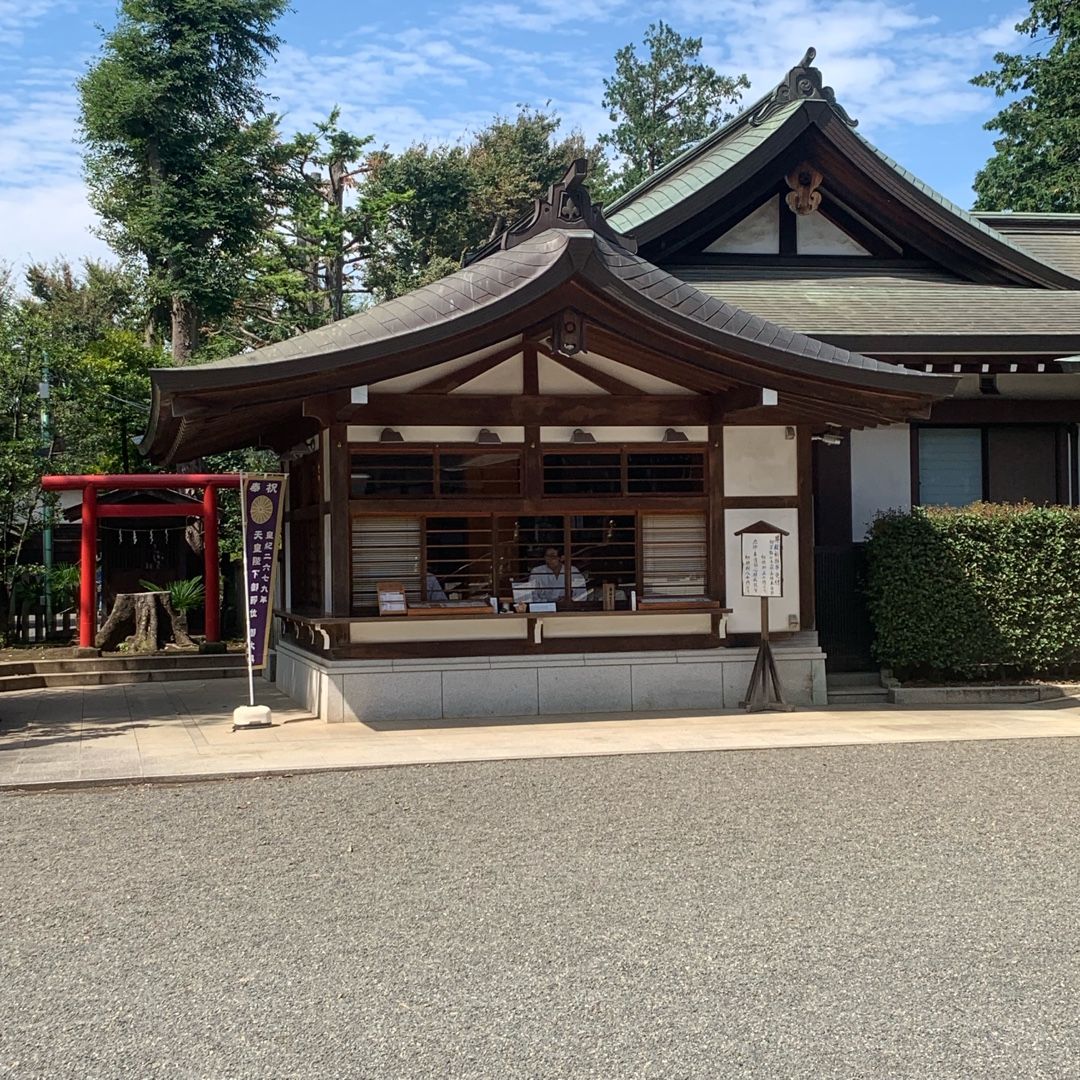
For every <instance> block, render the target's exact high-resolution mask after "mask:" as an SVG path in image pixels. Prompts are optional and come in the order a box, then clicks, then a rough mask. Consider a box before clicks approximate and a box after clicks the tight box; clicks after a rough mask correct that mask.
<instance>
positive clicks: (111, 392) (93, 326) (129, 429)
mask: <svg viewBox="0 0 1080 1080" xmlns="http://www.w3.org/2000/svg"><path fill="white" fill-rule="evenodd" d="M27 285H28V288H29V293H28V295H21V296H20V295H17V294H16V291H15V289H14V286H13V284H12V283H11V281H10V279H8V280H7V281H6V283H5V284H4V285H3V286H0V529H2V535H0V583H2V582H9V581H10V580H11V576H12V573H13V570H14V568H15V567H16V566H17V565H18V564H19V562H20V559H21V552H22V548H23V545H24V544H25V541H26V539H27V538H28V536H29V535H30V534H31V533H32V532H33V531H34V530H35V529H37V528H40V526H41V521H42V519H41V510H42V506H43V496H42V492H41V483H40V481H41V476H42V474H43V473H46V472H52V473H95V472H98V473H108V472H120V471H122V470H124V469H125V468H126V467H127V466H129V465H131V464H132V463H133V461H132V459H133V458H135V457H137V455H136V453H135V451H134V448H133V447H132V446H131V444H130V437H131V436H134V435H136V434H138V433H139V432H140V431H141V430H142V429H143V427H144V426H145V423H146V417H147V415H148V412H149V369H150V367H151V366H153V365H154V364H160V363H161V362H162V359H163V357H162V355H161V354H160V353H159V352H157V351H156V350H153V349H148V348H147V347H146V346H145V345H144V344H143V342H142V339H141V336H140V333H139V328H140V326H141V324H142V322H143V320H144V317H145V316H144V308H143V306H142V303H141V289H140V287H139V282H138V280H137V279H136V278H135V277H133V276H132V275H131V274H129V273H127V272H125V271H123V270H117V269H113V268H109V267H105V266H101V265H99V264H96V263H88V264H86V266H85V268H84V269H83V272H82V273H81V274H78V273H76V272H75V271H74V270H72V268H71V267H70V266H68V265H67V264H65V263H58V264H55V265H53V266H41V265H35V266H31V267H30V269H29V271H28V273H27ZM46 375H47V380H46ZM46 381H47V382H48V397H47V398H45V397H43V396H42V391H43V384H44V383H45V382H46ZM46 411H47V413H48V417H47V419H48V423H47V424H46V422H45V421H46V416H45V413H46ZM140 464H141V463H140Z"/></svg>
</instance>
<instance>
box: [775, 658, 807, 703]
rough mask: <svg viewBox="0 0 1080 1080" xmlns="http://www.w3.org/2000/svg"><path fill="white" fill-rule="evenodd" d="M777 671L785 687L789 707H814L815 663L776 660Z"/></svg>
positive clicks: (785, 697) (785, 696)
mask: <svg viewBox="0 0 1080 1080" xmlns="http://www.w3.org/2000/svg"><path fill="white" fill-rule="evenodd" d="M776 670H777V673H778V674H779V676H780V682H781V683H782V684H783V687H784V700H785V701H786V702H787V703H788V704H789V705H813V704H814V703H815V702H814V661H812V660H781V659H779V658H777V660H776Z"/></svg>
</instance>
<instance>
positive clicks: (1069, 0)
mask: <svg viewBox="0 0 1080 1080" xmlns="http://www.w3.org/2000/svg"><path fill="white" fill-rule="evenodd" d="M1016 29H1017V31H1018V32H1019V33H1021V34H1025V35H1026V36H1027V37H1029V38H1031V39H1032V41H1033V42H1038V44H1039V46H1040V47H1039V48H1037V49H1035V50H1033V51H1031V52H1025V53H1006V52H1000V53H998V54H997V55H996V56H995V57H994V63H995V64H996V65H997V67H996V68H995V69H994V70H993V71H985V72H983V73H982V74H981V75H978V76H976V77H975V78H974V79H972V82H973V83H974V84H975V85H976V86H988V87H991V88H992V89H993V90H994V91H995V92H996V93H997V95H998V97H1011V98H1012V100H1010V101H1009V103H1008V104H1007V105H1006V106H1005V107H1004V108H1003V109H1002V110H1001V111H1000V112H999V113H998V114H997V115H996V116H994V117H993V118H992V119H991V120H989V121H988V122H987V123H986V125H985V126H986V128H987V130H989V131H997V132H999V137H998V138H997V139H995V140H994V156H993V157H992V158H990V160H989V161H988V162H987V163H986V165H985V167H984V168H983V169H982V170H980V172H979V173H978V175H977V176H976V177H975V185H974V187H975V193H976V196H977V198H976V200H975V209H976V210H1018V211H1027V212H1029V213H1031V212H1036V213H1038V212H1046V213H1053V212H1076V211H1080V5H1078V4H1077V3H1076V2H1075V0H1032V2H1031V13H1030V14H1029V15H1028V17H1027V18H1026V19H1024V20H1023V21H1022V22H1019V23H1017V25H1016Z"/></svg>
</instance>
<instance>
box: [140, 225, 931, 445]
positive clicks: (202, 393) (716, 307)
mask: <svg viewBox="0 0 1080 1080" xmlns="http://www.w3.org/2000/svg"><path fill="white" fill-rule="evenodd" d="M571 279H574V280H576V281H578V282H580V283H582V284H584V285H587V286H589V287H591V288H592V289H593V290H596V291H598V292H600V293H602V294H605V295H606V296H608V297H609V298H611V299H612V300H614V301H615V302H617V303H618V304H620V305H621V306H623V307H624V308H625V309H627V310H629V311H635V310H636V311H638V312H640V313H641V315H642V316H643V318H645V319H649V320H652V321H653V322H654V323H656V322H658V323H661V324H665V325H667V326H668V327H670V328H671V330H672V331H673V332H679V333H682V334H685V335H688V336H689V337H691V338H693V339H696V340H697V341H699V342H701V343H702V344H703V345H705V346H706V347H707V348H708V350H710V351H711V354H712V355H714V356H715V357H716V360H715V361H713V363H715V365H716V366H717V368H718V369H719V367H720V366H721V364H722V362H723V358H724V357H727V358H729V359H736V360H740V361H743V362H749V363H750V364H751V365H757V366H760V369H761V380H762V381H761V385H766V383H768V382H769V380H770V376H773V377H774V376H775V375H776V374H777V373H782V372H790V373H792V374H795V375H801V376H804V377H805V376H811V377H814V378H820V379H822V380H823V381H828V382H832V383H835V384H840V385H849V386H852V387H861V388H864V389H868V390H878V391H882V392H884V393H895V394H900V395H907V394H910V395H914V396H916V397H918V396H925V397H926V398H938V397H943V396H945V395H946V394H947V393H948V392H949V391H950V389H951V386H946V385H944V384H943V383H942V382H941V381H940V380H935V379H932V378H925V377H924V376H922V375H920V374H917V373H913V372H909V371H905V370H903V369H901V368H898V367H895V366H893V365H891V364H886V363H882V362H880V361H877V360H872V359H869V358H867V357H865V356H862V355H859V354H858V353H853V352H849V351H848V350H846V349H844V348H837V347H836V346H834V345H829V344H826V343H823V342H821V341H817V340H814V339H813V338H810V337H806V336H805V335H803V334H801V333H796V332H795V331H793V330H789V329H786V328H784V327H783V326H781V325H778V324H776V323H774V322H770V321H769V320H767V319H765V318H762V317H761V316H760V315H757V314H751V313H750V312H748V311H745V310H742V309H741V308H740V307H739V306H738V305H736V304H733V303H729V302H725V301H724V300H722V299H720V298H718V297H716V296H713V295H709V294H708V293H707V292H703V291H701V290H700V289H698V288H695V287H694V285H692V284H688V283H687V282H685V281H682V280H680V279H679V278H676V277H674V276H673V275H672V274H670V273H668V272H666V271H664V270H661V269H660V268H658V267H656V266H654V265H653V264H652V263H649V262H647V261H646V260H645V259H642V258H640V257H639V256H637V255H632V254H630V253H629V252H628V251H626V250H625V249H623V248H621V247H619V246H618V245H616V244H613V243H612V242H610V241H608V240H606V239H604V238H603V237H600V236H598V235H597V234H596V233H594V232H592V231H589V230H581V231H569V230H563V229H559V230H550V231H548V232H544V233H541V234H540V235H538V236H536V237H533V238H531V239H528V240H526V241H524V242H523V243H520V244H518V245H517V246H515V247H512V248H509V249H507V250H503V251H497V252H495V253H493V254H491V255H490V256H488V257H487V258H484V259H482V260H480V261H478V262H476V263H473V264H471V265H470V266H468V267H465V268H463V269H461V270H458V271H456V272H455V273H453V274H451V275H449V276H448V277H446V278H443V279H442V280H441V281H437V282H435V283H433V284H431V285H426V286H424V287H423V288H420V289H416V290H415V291H413V292H411V293H408V294H406V295H405V296H402V297H399V298H398V299H395V300H390V301H388V302H386V303H383V304H378V305H376V306H375V307H372V308H369V309H367V310H365V311H362V312H360V313H358V314H356V315H353V316H350V317H349V318H347V319H343V320H341V321H340V322H337V323H333V324H331V325H329V326H326V327H322V328H321V329H319V330H313V331H311V332H309V333H306V334H301V335H299V336H297V337H295V338H291V339H290V340H288V341H285V342H281V343H280V344H276V345H270V346H267V347H266V348H263V349H257V350H255V351H253V352H249V353H243V354H240V355H238V356H233V357H229V358H228V359H226V360H220V361H216V362H214V363H210V364H204V365H200V366H197V367H186V368H162V369H157V370H155V371H154V372H153V373H152V379H153V390H154V403H153V413H152V417H151V423H150V428H149V430H148V432H147V435H146V438H145V439H144V440H143V445H144V452H145V453H147V454H148V455H149V456H151V457H152V458H153V459H155V460H163V459H175V458H176V457H177V456H178V455H180V454H181V453H182V449H181V444H182V443H184V442H188V443H190V444H191V445H196V444H197V443H198V439H197V437H196V434H195V433H196V432H197V430H198V429H199V428H200V426H201V427H203V428H207V427H208V426H209V425H211V424H215V423H216V424H218V425H219V433H218V435H217V436H216V439H217V442H216V443H215V446H217V445H218V444H220V442H221V440H222V438H224V437H225V435H224V434H223V432H227V431H228V430H229V429H228V427H225V428H220V425H221V424H226V425H227V424H229V423H230V422H231V423H232V424H233V429H232V430H233V431H234V432H235V442H233V445H237V446H240V445H245V440H249V439H250V432H249V431H246V430H244V428H243V426H242V424H241V423H240V420H239V417H238V409H237V408H236V405H237V403H236V400H235V399H236V396H237V392H240V391H242V392H243V394H245V395H246V401H247V402H248V403H255V402H261V403H263V404H266V405H269V404H273V405H274V408H275V410H276V411H275V412H274V417H275V418H276V419H277V420H279V421H282V422H283V420H284V418H285V417H287V416H291V415H292V411H290V410H295V409H296V408H297V407H298V403H299V401H300V400H301V399H302V398H303V397H306V396H309V395H312V394H318V393H322V392H325V391H328V390H333V389H339V388H346V387H349V386H355V385H359V384H365V383H367V384H371V383H377V382H379V381H381V380H383V379H387V378H391V377H393V376H394V375H403V374H407V373H408V372H411V371H418V370H422V369H424V368H426V367H429V366H431V365H433V364H435V363H438V362H440V360H439V357H438V356H437V355H435V354H434V353H433V351H432V348H433V346H435V345H436V344H437V343H440V342H445V341H447V340H449V339H455V340H456V339H458V338H461V336H462V335H465V334H468V333H470V332H478V331H481V330H483V328H485V327H487V326H489V325H491V324H493V323H495V321H496V320H499V319H503V320H506V319H507V318H512V317H513V316H514V313H515V312H517V311H523V310H524V309H525V308H527V307H528V306H529V305H530V304H531V303H532V302H534V301H536V300H539V299H542V298H543V297H545V296H546V295H547V294H549V293H550V292H552V291H553V290H555V289H557V288H558V287H560V286H562V285H564V284H566V283H568V282H570V281H571ZM521 329H522V327H521V326H517V327H516V330H517V331H520V330H521ZM706 355H708V353H707V354H706ZM444 359H445V357H444ZM703 363H706V364H707V363H709V361H708V360H706V361H703ZM744 370H745V369H744ZM222 392H227V393H229V394H230V396H231V398H232V399H233V400H231V401H230V404H229V407H228V408H226V407H225V406H224V405H222V406H221V407H218V406H215V405H214V404H212V401H211V399H214V398H215V395H218V394H220V393H222ZM191 395H195V396H196V397H198V398H199V401H200V402H201V403H200V404H199V405H198V406H197V407H195V408H194V410H193V411H192V410H189V414H190V415H189V417H187V418H185V417H184V416H178V415H177V412H176V410H175V409H174V408H173V402H174V400H175V399H176V398H177V397H180V396H183V397H185V398H187V399H188V400H191ZM241 407H242V406H241ZM229 409H233V410H234V411H233V412H232V419H231V421H230V419H229V416H228V415H227V414H228V412H229ZM218 412H221V413H222V414H223V415H222V416H221V417H217V413H218ZM267 415H268V416H269V414H267ZM266 422H269V420H266ZM189 436H190V438H189Z"/></svg>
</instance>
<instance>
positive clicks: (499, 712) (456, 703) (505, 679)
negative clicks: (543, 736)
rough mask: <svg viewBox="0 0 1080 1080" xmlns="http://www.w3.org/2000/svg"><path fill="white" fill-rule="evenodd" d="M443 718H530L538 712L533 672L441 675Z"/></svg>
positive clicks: (479, 672)
mask: <svg viewBox="0 0 1080 1080" xmlns="http://www.w3.org/2000/svg"><path fill="white" fill-rule="evenodd" d="M442 702H443V716H445V717H462V716H534V715H536V713H537V712H538V711H539V705H538V688H537V676H536V669H535V668H506V669H503V670H495V669H491V670H488V671H444V672H443V673H442Z"/></svg>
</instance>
